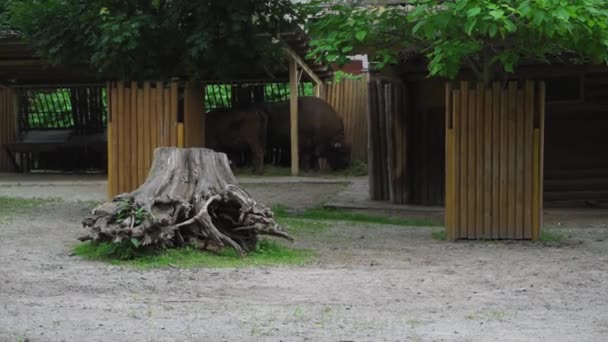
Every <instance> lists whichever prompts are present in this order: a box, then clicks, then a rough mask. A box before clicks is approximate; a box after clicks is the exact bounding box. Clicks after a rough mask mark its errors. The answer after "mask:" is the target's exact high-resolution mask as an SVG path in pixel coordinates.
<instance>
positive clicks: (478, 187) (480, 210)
mask: <svg viewBox="0 0 608 342" xmlns="http://www.w3.org/2000/svg"><path fill="white" fill-rule="evenodd" d="M484 109H485V87H484V85H483V83H481V82H478V83H477V108H476V109H475V111H476V112H477V113H476V114H477V116H476V119H477V123H476V124H477V125H476V132H475V137H476V140H477V141H476V143H475V145H476V148H475V153H476V155H475V159H476V160H475V179H476V184H475V203H476V205H475V238H476V239H484V238H487V236H486V234H485V232H486V228H485V227H484V211H485V208H486V205H485V204H484V202H483V200H484V193H485V190H484V188H483V187H484V178H485V175H484V173H483V171H484V143H485V140H484V139H485V134H484V128H485V125H484V123H485V115H486V112H485V111H484Z"/></svg>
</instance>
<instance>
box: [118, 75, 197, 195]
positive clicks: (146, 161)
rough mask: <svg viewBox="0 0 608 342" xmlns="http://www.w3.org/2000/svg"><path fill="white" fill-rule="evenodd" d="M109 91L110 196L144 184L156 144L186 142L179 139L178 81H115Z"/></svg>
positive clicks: (169, 144)
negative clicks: (141, 82)
mask: <svg viewBox="0 0 608 342" xmlns="http://www.w3.org/2000/svg"><path fill="white" fill-rule="evenodd" d="M108 94H109V96H108V108H109V115H108V195H109V197H110V198H111V197H114V196H116V195H118V194H120V193H123V192H130V191H133V190H134V189H136V188H137V187H138V186H139V185H141V184H143V182H144V181H145V179H146V173H147V171H148V170H149V169H150V166H151V163H152V155H153V153H154V150H155V149H156V148H158V147H170V146H173V147H177V146H178V143H179V144H182V146H183V141H182V142H178V139H177V137H178V96H179V95H178V84H177V83H172V84H165V83H162V82H156V83H150V82H144V83H143V84H137V83H136V82H113V83H110V84H109V85H108ZM201 96H202V94H201ZM186 135H187V134H186Z"/></svg>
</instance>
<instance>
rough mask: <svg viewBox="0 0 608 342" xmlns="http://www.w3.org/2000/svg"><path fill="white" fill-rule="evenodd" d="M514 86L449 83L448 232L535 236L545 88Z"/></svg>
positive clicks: (537, 231) (454, 235)
mask: <svg viewBox="0 0 608 342" xmlns="http://www.w3.org/2000/svg"><path fill="white" fill-rule="evenodd" d="M518 86H519V85H518V84H517V83H516V82H511V83H509V84H508V87H506V88H505V87H503V86H502V84H500V83H494V84H493V86H492V87H491V88H486V87H485V86H483V85H481V84H477V85H476V86H475V87H474V89H470V87H471V85H470V84H469V83H467V82H462V83H461V84H460V87H459V88H458V89H452V87H451V86H450V85H448V86H447V89H446V127H447V129H446V135H447V141H446V165H447V172H446V207H445V210H446V231H447V235H448V238H449V239H533V240H536V239H538V238H539V236H540V229H541V225H542V208H543V202H542V192H543V189H542V188H543V186H542V175H543V136H544V112H545V108H544V103H545V88H544V84H543V83H539V84H535V83H534V82H531V81H529V82H526V83H525V84H523V85H522V86H521V87H518Z"/></svg>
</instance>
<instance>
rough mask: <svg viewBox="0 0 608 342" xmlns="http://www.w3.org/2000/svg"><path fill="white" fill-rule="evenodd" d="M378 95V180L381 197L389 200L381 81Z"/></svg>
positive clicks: (382, 86)
mask: <svg viewBox="0 0 608 342" xmlns="http://www.w3.org/2000/svg"><path fill="white" fill-rule="evenodd" d="M377 84H378V86H377V93H378V116H377V118H378V128H379V130H380V132H381V133H380V134H379V135H378V138H379V143H378V147H379V150H378V159H377V160H378V162H379V163H378V179H379V180H380V184H379V188H378V190H379V195H380V199H381V200H383V201H384V200H387V199H388V186H387V184H386V181H387V180H386V179H387V177H386V165H383V163H384V162H386V137H385V135H384V134H382V132H384V131H386V128H385V125H386V123H385V119H386V116H385V115H384V84H383V82H381V81H377Z"/></svg>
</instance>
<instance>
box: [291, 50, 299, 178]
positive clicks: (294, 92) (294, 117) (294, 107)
mask: <svg viewBox="0 0 608 342" xmlns="http://www.w3.org/2000/svg"><path fill="white" fill-rule="evenodd" d="M289 84H290V95H289V102H290V116H289V117H290V122H291V125H290V128H291V131H290V133H291V175H292V176H297V175H298V174H299V173H300V153H299V148H298V147H299V144H298V141H299V140H298V64H297V63H296V60H295V59H294V58H291V59H290V60H289Z"/></svg>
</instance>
